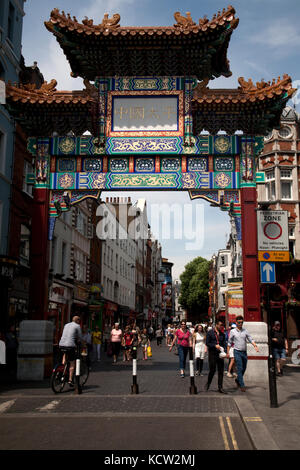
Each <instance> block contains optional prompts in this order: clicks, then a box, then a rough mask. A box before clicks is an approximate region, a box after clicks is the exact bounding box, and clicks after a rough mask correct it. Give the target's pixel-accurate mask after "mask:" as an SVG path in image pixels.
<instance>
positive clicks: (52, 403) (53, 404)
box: [36, 400, 60, 411]
mask: <svg viewBox="0 0 300 470" xmlns="http://www.w3.org/2000/svg"><path fill="white" fill-rule="evenodd" d="M59 403H60V402H59V401H58V400H53V401H50V403H48V404H47V405H45V406H42V407H40V408H36V410H38V411H53V409H54V408H56V407H57V405H59Z"/></svg>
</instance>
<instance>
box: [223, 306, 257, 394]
mask: <svg viewBox="0 0 300 470" xmlns="http://www.w3.org/2000/svg"><path fill="white" fill-rule="evenodd" d="M235 321H236V328H234V330H231V332H230V335H229V340H228V346H227V353H228V354H229V349H230V347H231V346H232V345H233V353H234V359H235V363H236V368H237V374H238V377H237V379H235V381H236V384H237V386H238V387H240V389H241V391H242V392H245V391H246V389H245V384H244V374H245V372H246V368H247V362H248V357H247V343H251V344H252V345H253V346H254V349H255V351H256V352H259V349H258V347H257V346H256V344H255V342H254V341H253V339H252V336H251V335H250V334H249V333H248V331H247V330H246V328H243V323H244V318H243V317H242V315H238V316H237V317H236V319H235Z"/></svg>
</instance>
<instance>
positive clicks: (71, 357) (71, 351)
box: [59, 346, 76, 361]
mask: <svg viewBox="0 0 300 470" xmlns="http://www.w3.org/2000/svg"><path fill="white" fill-rule="evenodd" d="M59 350H60V352H61V353H62V354H66V356H67V361H75V360H76V348H67V347H64V346H61V347H60V348H59Z"/></svg>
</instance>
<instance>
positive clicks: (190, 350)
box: [189, 347, 197, 395]
mask: <svg viewBox="0 0 300 470" xmlns="http://www.w3.org/2000/svg"><path fill="white" fill-rule="evenodd" d="M189 353H190V377H191V386H190V395H197V388H196V385H195V376H194V361H193V348H192V347H190V348H189Z"/></svg>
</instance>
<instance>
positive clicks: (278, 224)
mask: <svg viewBox="0 0 300 470" xmlns="http://www.w3.org/2000/svg"><path fill="white" fill-rule="evenodd" d="M257 241H258V251H264V252H265V251H276V252H280V251H287V252H288V251H289V234H288V212H287V211H257Z"/></svg>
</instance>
